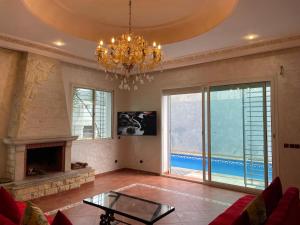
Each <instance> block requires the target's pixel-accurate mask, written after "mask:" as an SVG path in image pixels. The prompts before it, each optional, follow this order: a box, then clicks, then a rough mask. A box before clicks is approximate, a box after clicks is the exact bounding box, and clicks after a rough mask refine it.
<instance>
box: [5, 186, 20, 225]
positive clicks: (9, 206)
mask: <svg viewBox="0 0 300 225" xmlns="http://www.w3.org/2000/svg"><path fill="white" fill-rule="evenodd" d="M0 202H1V204H0V214H2V215H3V216H5V217H7V218H8V219H10V220H11V221H12V222H13V223H16V224H19V223H20V221H21V215H20V212H19V209H18V206H17V204H16V202H15V200H14V199H13V197H12V196H11V194H10V193H8V192H7V191H6V190H5V189H4V188H3V187H1V188H0Z"/></svg>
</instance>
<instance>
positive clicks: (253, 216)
mask: <svg viewBox="0 0 300 225" xmlns="http://www.w3.org/2000/svg"><path fill="white" fill-rule="evenodd" d="M245 210H246V212H247V214H248V218H249V222H250V225H262V224H264V222H265V221H266V220H267V213H266V206H265V202H264V199H263V197H262V195H258V196H257V197H256V198H255V199H254V200H253V201H252V202H250V203H249V205H248V206H247V207H246V209H245Z"/></svg>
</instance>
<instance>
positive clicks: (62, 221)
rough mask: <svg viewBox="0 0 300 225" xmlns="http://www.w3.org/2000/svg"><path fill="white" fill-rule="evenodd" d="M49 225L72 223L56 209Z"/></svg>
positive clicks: (68, 224) (70, 224)
mask: <svg viewBox="0 0 300 225" xmlns="http://www.w3.org/2000/svg"><path fill="white" fill-rule="evenodd" d="M51 225H72V223H71V221H70V220H69V219H68V218H67V217H66V216H65V215H64V214H63V213H62V212H61V211H58V212H57V213H56V216H55V217H54V220H53V222H52V224H51Z"/></svg>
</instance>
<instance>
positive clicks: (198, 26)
mask: <svg viewBox="0 0 300 225" xmlns="http://www.w3.org/2000/svg"><path fill="white" fill-rule="evenodd" d="M23 3H24V4H25V6H26V7H27V8H28V10H29V11H30V12H31V13H32V14H33V15H35V16H37V17H38V18H39V19H41V20H42V21H44V22H45V23H46V24H48V25H50V26H52V27H54V28H56V29H58V30H60V31H63V32H66V33H68V34H71V35H73V36H77V37H80V38H84V39H88V40H92V41H98V40H99V39H102V40H104V41H108V40H110V38H111V37H113V36H115V37H116V36H117V35H120V34H122V33H124V32H127V30H128V0H23ZM237 3H238V0H226V1H224V0H132V28H133V32H134V33H136V34H139V35H143V36H144V37H145V38H146V39H147V40H149V41H154V40H155V41H158V42H160V43H162V44H167V43H173V42H177V41H182V40H186V39H189V38H192V37H195V36H198V35H200V34H203V33H205V32H207V31H208V30H210V29H212V28H213V27H215V26H217V25H218V24H220V23H221V22H222V21H224V20H225V19H226V18H227V17H228V16H230V14H231V13H232V12H233V10H234V9H235V7H236V5H237Z"/></svg>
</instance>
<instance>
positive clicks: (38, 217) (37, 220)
mask: <svg viewBox="0 0 300 225" xmlns="http://www.w3.org/2000/svg"><path fill="white" fill-rule="evenodd" d="M21 225H49V223H48V220H47V218H46V216H45V215H44V213H43V211H42V210H41V209H40V208H39V207H37V206H36V205H35V204H33V203H31V202H27V207H26V209H25V212H24V216H23V220H22V223H21Z"/></svg>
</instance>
